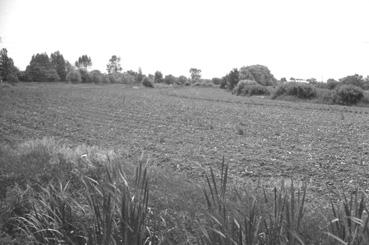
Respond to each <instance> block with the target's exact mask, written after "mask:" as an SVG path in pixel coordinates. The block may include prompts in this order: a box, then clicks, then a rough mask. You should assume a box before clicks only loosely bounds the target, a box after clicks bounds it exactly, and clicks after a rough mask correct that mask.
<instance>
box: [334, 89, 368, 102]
mask: <svg viewBox="0 0 369 245" xmlns="http://www.w3.org/2000/svg"><path fill="white" fill-rule="evenodd" d="M363 97H364V92H363V90H362V89H361V88H359V87H356V86H354V85H342V86H340V87H338V88H336V89H335V91H334V93H333V100H334V103H336V104H340V105H355V104H357V103H358V102H359V101H360V100H361V99H362V98H363Z"/></svg>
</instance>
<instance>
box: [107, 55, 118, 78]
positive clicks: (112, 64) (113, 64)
mask: <svg viewBox="0 0 369 245" xmlns="http://www.w3.org/2000/svg"><path fill="white" fill-rule="evenodd" d="M106 69H107V71H108V73H109V74H113V73H117V72H120V71H122V67H121V66H120V57H118V56H116V55H113V56H112V57H111V58H110V60H109V63H108V64H107V65H106Z"/></svg>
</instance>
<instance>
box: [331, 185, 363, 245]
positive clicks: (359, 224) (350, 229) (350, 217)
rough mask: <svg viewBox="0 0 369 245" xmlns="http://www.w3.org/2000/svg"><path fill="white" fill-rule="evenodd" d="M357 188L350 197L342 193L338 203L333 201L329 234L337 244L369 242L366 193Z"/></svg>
mask: <svg viewBox="0 0 369 245" xmlns="http://www.w3.org/2000/svg"><path fill="white" fill-rule="evenodd" d="M359 193H360V192H359V190H358V189H356V191H354V192H353V193H351V195H350V198H347V196H346V195H345V194H342V195H341V202H339V203H338V204H335V203H333V201H331V208H332V214H333V219H332V220H331V221H330V223H329V231H328V232H327V234H328V236H329V237H330V238H331V239H333V241H334V242H335V243H336V244H355V245H356V244H357V245H360V244H369V226H368V225H369V217H368V209H367V203H366V200H365V194H364V193H361V195H360V194H359Z"/></svg>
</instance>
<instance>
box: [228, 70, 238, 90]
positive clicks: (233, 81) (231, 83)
mask: <svg viewBox="0 0 369 245" xmlns="http://www.w3.org/2000/svg"><path fill="white" fill-rule="evenodd" d="M226 81H227V87H228V89H230V90H232V89H233V88H234V87H235V86H236V85H237V83H238V82H239V81H240V73H239V71H238V69H237V68H234V69H233V70H232V71H230V72H229V73H228V75H227V76H226Z"/></svg>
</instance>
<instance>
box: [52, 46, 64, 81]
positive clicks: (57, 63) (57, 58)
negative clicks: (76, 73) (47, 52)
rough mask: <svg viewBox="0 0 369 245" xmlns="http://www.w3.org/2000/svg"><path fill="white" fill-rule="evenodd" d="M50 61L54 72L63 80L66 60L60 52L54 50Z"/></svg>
mask: <svg viewBox="0 0 369 245" xmlns="http://www.w3.org/2000/svg"><path fill="white" fill-rule="evenodd" d="M51 63H52V64H53V66H54V68H55V70H56V72H57V73H58V75H59V77H60V79H61V80H62V81H65V79H66V76H67V67H66V62H65V60H64V57H63V55H62V54H60V52H59V51H56V52H54V53H52V54H51Z"/></svg>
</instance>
